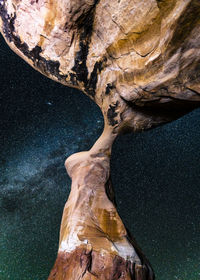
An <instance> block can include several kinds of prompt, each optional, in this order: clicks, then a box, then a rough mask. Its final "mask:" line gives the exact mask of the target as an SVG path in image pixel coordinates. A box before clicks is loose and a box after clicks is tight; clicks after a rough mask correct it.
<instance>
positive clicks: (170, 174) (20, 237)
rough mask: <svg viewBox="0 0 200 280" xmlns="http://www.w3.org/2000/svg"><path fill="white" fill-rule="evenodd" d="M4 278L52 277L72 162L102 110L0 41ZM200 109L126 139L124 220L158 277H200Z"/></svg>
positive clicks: (117, 166) (118, 148)
mask: <svg viewBox="0 0 200 280" xmlns="http://www.w3.org/2000/svg"><path fill="white" fill-rule="evenodd" d="M0 66H1V76H0V116H1V126H0V129H1V134H0V135H1V137H0V146H1V154H0V172H1V177H0V185H1V189H0V207H1V208H0V279H2V280H6V279H11V280H40V279H41V280H42V279H46V278H47V276H48V273H49V271H50V269H51V267H52V265H53V262H54V260H55V256H56V251H57V246H58V235H59V226H60V221H61V215H62V209H63V206H64V203H65V201H66V199H67V196H68V194H69V191H70V179H69V177H68V176H67V174H66V172H65V169H64V161H65V159H66V158H67V156H69V155H70V154H72V153H74V152H77V151H82V150H87V149H89V148H90V147H91V146H92V144H93V143H94V141H95V140H96V139H97V138H98V136H99V135H100V133H101V131H102V128H103V118H102V116H101V113H100V110H99V108H98V107H97V106H96V105H95V104H94V103H93V102H92V101H90V100H89V98H87V97H86V96H84V95H83V94H82V93H80V92H78V91H76V90H72V89H68V88H65V87H64V86H62V85H59V84H56V83H55V82H53V81H50V80H48V79H47V78H45V77H43V76H41V75H40V74H39V73H37V72H35V71H34V70H33V69H31V68H30V67H29V66H28V65H26V64H25V62H23V61H22V60H21V59H20V58H18V57H17V56H16V55H15V54H13V53H12V52H11V51H10V50H9V49H8V47H7V46H6V45H5V43H4V42H3V40H2V39H1V41H0ZM199 147H200V110H199V109H198V110H196V111H193V112H192V113H190V114H188V115H187V116H185V117H183V118H181V119H179V120H177V121H175V122H173V123H170V124H167V125H165V126H161V127H158V128H156V129H153V130H150V131H146V132H143V133H140V134H135V135H134V134H127V135H122V136H120V137H119V138H118V139H117V140H116V142H115V144H114V147H113V157H112V161H111V173H112V180H113V184H114V188H115V191H116V198H117V204H118V209H119V212H120V215H121V216H122V218H123V221H124V222H125V224H126V225H127V227H128V228H129V229H130V231H131V232H132V234H133V235H134V236H135V237H136V239H137V241H138V243H139V244H140V246H141V247H142V249H143V250H144V252H145V254H146V255H147V257H148V258H149V259H150V261H151V263H152V265H153V267H154V270H155V273H156V276H157V279H158V280H172V279H178V280H198V279H199V278H200V253H199V244H200V234H199V231H200V218H199V217H200V203H199V200H200V191H199V186H200V148H199Z"/></svg>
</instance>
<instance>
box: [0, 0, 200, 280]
mask: <svg viewBox="0 0 200 280" xmlns="http://www.w3.org/2000/svg"><path fill="white" fill-rule="evenodd" d="M0 30H1V33H2V35H3V36H4V38H5V40H6V42H7V43H8V45H9V46H10V47H11V48H12V49H13V50H14V51H15V52H16V53H17V54H18V55H20V56H21V57H22V58H23V59H24V60H26V61H27V62H28V63H29V64H30V65H31V66H32V67H34V68H35V69H36V70H38V71H40V72H41V73H42V74H44V75H46V76H47V77H49V78H51V79H53V80H55V81H57V82H60V83H62V84H64V85H66V86H70V87H75V88H78V89H80V90H82V91H83V92H84V93H85V94H86V95H88V96H89V97H90V98H91V99H92V100H94V102H96V103H97V104H98V106H99V107H100V108H101V110H102V113H103V115H104V120H105V128H104V132H103V134H102V136H101V137H100V138H99V139H98V141H97V143H95V145H94V146H93V147H92V149H91V150H90V151H88V152H84V153H79V154H75V155H73V156H71V157H70V158H69V159H68V160H67V162H66V167H67V171H68V173H69V175H70V176H71V178H72V190H71V193H70V197H69V200H68V202H67V203H66V206H65V209H64V213H63V219H62V225H61V233H60V245H59V251H58V258H57V260H56V263H55V265H54V268H53V270H52V272H51V274H50V276H49V279H56V280H66V279H68V280H69V279H70V280H78V279H106V280H111V279H112V280H114V279H136V280H147V279H148V280H151V279H154V275H153V272H152V269H151V267H150V265H149V263H148V261H147V260H146V258H145V257H144V256H143V254H142V253H141V250H140V249H139V248H138V246H137V244H136V243H135V241H133V240H132V239H131V238H130V236H129V234H128V233H127V230H126V228H125V227H124V225H123V223H122V221H121V219H120V217H119V215H118V213H117V211H116V208H115V205H114V203H113V199H112V195H111V194H112V191H111V185H110V183H109V182H110V181H109V174H110V168H109V157H110V153H111V146H112V142H113V141H114V139H115V137H116V136H117V135H118V134H119V133H120V132H121V131H123V130H127V129H128V130H133V131H140V130H143V129H148V128H151V127H153V126H156V125H159V124H162V123H165V122H168V121H172V120H174V119H176V118H178V117H180V116H182V115H183V114H185V113H187V112H189V111H191V110H192V109H194V108H196V107H198V106H200V73H199V71H200V1H199V0H157V1H156V0H143V1H142V0H59V1H56V0H45V1H44V0H0Z"/></svg>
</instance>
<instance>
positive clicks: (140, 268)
mask: <svg viewBox="0 0 200 280" xmlns="http://www.w3.org/2000/svg"><path fill="white" fill-rule="evenodd" d="M109 139H110V138H109ZM111 139H112V137H111ZM105 141H107V139H106V135H105V134H104V135H102V137H101V139H99V141H98V142H97V143H96V145H95V146H94V147H93V148H92V149H91V150H90V151H88V152H82V153H78V154H74V155H72V156H71V157H69V158H68V159H67V161H66V168H67V171H68V174H69V175H70V177H71V178H72V188H71V193H70V196H69V198H68V201H67V203H66V205H65V208H64V212H63V218H62V223H61V230H60V244H59V250H58V257H57V260H56V262H55V265H54V267H53V269H52V271H51V274H50V276H49V278H48V279H49V280H53V279H64V280H68V279H102V280H111V279H112V280H113V279H116V280H117V279H120V280H122V279H127V280H128V279H130V280H131V279H135V280H146V279H148V280H152V279H154V276H153V271H152V268H151V266H150V264H149V262H148V261H147V259H146V258H145V257H144V255H143V254H142V252H141V250H140V249H139V247H138V246H137V244H136V242H135V241H134V240H133V239H132V238H131V237H130V235H129V234H128V232H127V230H126V228H125V226H124V225H123V223H122V221H121V219H120V217H119V215H118V213H117V211H116V208H115V203H114V196H113V191H112V186H111V181H110V178H109V176H110V167H109V166H110V162H109V161H110V158H109V155H108V154H107V155H106V150H105V149H104V146H106V145H104V142H105ZM107 152H108V151H107Z"/></svg>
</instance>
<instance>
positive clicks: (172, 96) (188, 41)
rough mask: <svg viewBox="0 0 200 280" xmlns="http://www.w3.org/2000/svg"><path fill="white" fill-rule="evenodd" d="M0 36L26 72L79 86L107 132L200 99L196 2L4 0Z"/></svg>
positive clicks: (166, 115)
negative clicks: (97, 108)
mask: <svg viewBox="0 0 200 280" xmlns="http://www.w3.org/2000/svg"><path fill="white" fill-rule="evenodd" d="M0 7H1V8H0V9H1V12H0V15H1V24H0V25H1V32H2V34H3V35H4V37H5V38H6V40H7V42H8V44H9V45H10V47H11V48H12V49H13V50H14V51H15V52H17V53H18V54H19V55H20V56H22V58H23V59H25V60H26V61H27V62H28V63H29V64H31V65H32V66H33V67H34V68H36V69H37V70H39V71H40V72H42V73H43V74H45V75H46V76H48V77H50V78H52V79H54V80H56V81H58V82H61V83H63V84H65V85H68V86H72V87H76V88H79V89H81V90H82V91H83V92H85V93H86V94H87V95H89V96H90V97H91V98H92V99H93V100H94V101H95V102H96V103H97V104H98V105H99V106H100V107H101V109H102V112H103V114H104V117H105V121H106V123H108V125H111V126H113V127H115V130H118V129H119V128H121V127H123V126H126V127H130V128H131V129H133V130H140V129H145V128H150V127H151V126H154V125H157V124H160V123H163V122H167V121H170V120H173V119H175V118H177V117H179V116H181V115H183V114H185V113H186V112H188V111H190V110H192V109H193V108H195V107H197V106H199V102H200V78H199V70H200V65H199V61H200V2H199V0H163V1H158V0H157V1H156V0H143V1H141V0H129V1H127V0H112V1H110V0H109V1H108V0H100V1H98V0H60V1H55V0H48V1H46V0H45V1H44V0H32V1H29V0H4V1H2V0H1V1H0Z"/></svg>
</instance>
